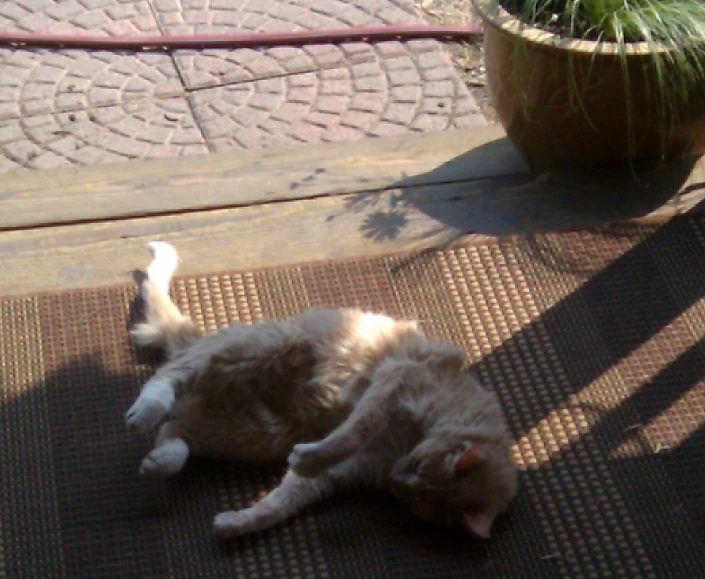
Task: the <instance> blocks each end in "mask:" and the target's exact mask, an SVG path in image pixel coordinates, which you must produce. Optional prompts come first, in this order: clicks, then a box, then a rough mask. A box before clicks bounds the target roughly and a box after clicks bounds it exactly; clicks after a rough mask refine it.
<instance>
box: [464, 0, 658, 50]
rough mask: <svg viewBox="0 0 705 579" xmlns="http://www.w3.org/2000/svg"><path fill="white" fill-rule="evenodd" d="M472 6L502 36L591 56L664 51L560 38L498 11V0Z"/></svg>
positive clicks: (639, 44)
mask: <svg viewBox="0 0 705 579" xmlns="http://www.w3.org/2000/svg"><path fill="white" fill-rule="evenodd" d="M472 3H473V5H474V6H475V8H476V9H477V11H478V13H479V14H480V16H481V17H482V19H483V20H484V22H485V24H489V25H490V26H492V27H493V28H495V29H496V30H498V31H499V32H501V33H503V34H505V35H509V36H513V37H517V38H521V39H522V40H525V41H527V42H531V43H533V44H538V45H542V46H547V47H550V48H554V49H557V50H564V51H566V52H568V51H569V52H574V53H575V52H578V53H582V54H586V55H591V56H592V55H595V54H600V55H615V56H619V55H622V54H627V55H634V56H653V54H654V53H655V52H668V49H667V48H666V47H664V46H658V45H654V44H650V43H648V42H627V43H625V44H624V46H620V45H619V44H618V43H616V42H607V41H596V40H581V39H576V38H564V37H562V36H559V35H558V34H554V33H553V32H548V31H546V30H542V29H541V28H537V27H535V26H531V25H529V24H524V23H523V22H521V20H519V19H518V18H517V17H516V16H513V15H512V14H510V13H509V12H507V11H506V10H505V9H504V8H502V6H501V5H500V3H499V0H472Z"/></svg>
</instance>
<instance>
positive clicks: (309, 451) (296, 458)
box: [289, 442, 329, 478]
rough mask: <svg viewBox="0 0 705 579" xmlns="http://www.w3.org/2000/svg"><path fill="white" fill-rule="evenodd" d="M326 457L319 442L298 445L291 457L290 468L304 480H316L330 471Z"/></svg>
mask: <svg viewBox="0 0 705 579" xmlns="http://www.w3.org/2000/svg"><path fill="white" fill-rule="evenodd" d="M328 467H329V465H328V464H327V461H326V460H325V457H324V456H323V455H322V454H321V453H320V452H319V444H318V443H317V442H309V443H303V444H297V445H295V446H294V448H293V449H292V451H291V454H290V455H289V468H291V470H293V471H294V472H295V473H296V474H297V475H299V476H301V477H304V478H316V477H317V476H320V475H321V474H323V473H324V472H325V471H326V470H328Z"/></svg>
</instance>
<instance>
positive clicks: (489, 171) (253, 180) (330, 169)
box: [0, 126, 524, 230]
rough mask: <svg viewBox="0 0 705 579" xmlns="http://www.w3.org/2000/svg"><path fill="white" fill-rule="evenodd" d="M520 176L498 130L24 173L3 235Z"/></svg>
mask: <svg viewBox="0 0 705 579" xmlns="http://www.w3.org/2000/svg"><path fill="white" fill-rule="evenodd" d="M523 172H524V166H523V164H522V161H521V160H520V158H519V156H518V154H517V153H516V151H515V149H514V148H513V147H512V145H511V144H510V143H509V141H508V139H507V138H506V137H505V134H504V131H503V130H502V129H501V127H498V126H489V127H479V128H474V129H469V130H463V131H445V132H441V133H433V134H424V135H421V134H411V135H404V136H399V137H386V138H380V139H365V140H362V141H357V142H351V143H328V144H324V145H317V146H307V147H294V148H288V149H264V150H253V151H232V152H227V153H220V154H213V155H207V156H202V157H189V158H172V159H160V160H149V161H133V162H130V163H129V164H124V163H119V164H109V165H99V166H91V167H79V168H71V169H61V170H51V171H35V172H30V171H18V172H13V173H10V174H8V175H3V177H2V183H1V184H0V230H3V229H13V228H30V227H38V226H46V225H59V224H62V223H77V222H92V221H100V220H104V219H124V218H130V217H137V216H140V217H144V216H158V215H166V214H169V213H176V212H187V211H198V210H203V209H224V208H234V207H242V206H245V205H254V204H261V203H271V202H278V201H284V200H295V199H305V198H312V197H318V196H321V195H340V194H349V193H356V192H359V191H372V190H379V189H386V188H389V187H402V188H403V187H410V186H416V185H431V184H437V183H448V182H458V181H471V180H476V179H485V178H489V177H497V176H506V175H514V174H519V173H523Z"/></svg>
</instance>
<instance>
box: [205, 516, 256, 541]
mask: <svg viewBox="0 0 705 579" xmlns="http://www.w3.org/2000/svg"><path fill="white" fill-rule="evenodd" d="M251 523H252V521H251V519H250V517H249V516H248V515H247V512H246V511H245V510H243V511H226V512H223V513H220V514H218V515H216V517H215V520H214V521H213V534H214V535H215V536H216V537H217V538H218V539H230V538H232V537H239V536H240V535H246V534H247V533H249V532H251V529H250V525H251Z"/></svg>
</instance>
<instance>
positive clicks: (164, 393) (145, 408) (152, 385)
mask: <svg viewBox="0 0 705 579" xmlns="http://www.w3.org/2000/svg"><path fill="white" fill-rule="evenodd" d="M175 386H176V384H175V380H174V379H173V378H171V377H170V376H168V375H163V374H161V375H160V373H157V375H156V376H154V378H152V379H151V380H150V381H149V382H147V383H146V384H145V385H144V386H143V387H142V392H141V393H140V395H139V397H138V398H137V400H136V401H135V403H134V404H133V405H132V407H131V408H130V409H129V410H128V411H127V414H126V415H125V424H126V425H127V427H128V428H129V429H130V430H135V431H137V432H147V431H149V430H151V429H152V428H154V427H155V426H156V425H157V424H158V423H159V421H160V420H161V419H162V418H164V417H165V416H166V415H167V413H168V412H169V410H170V409H171V406H172V404H174V401H175V400H176V394H175V392H174V389H175Z"/></svg>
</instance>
